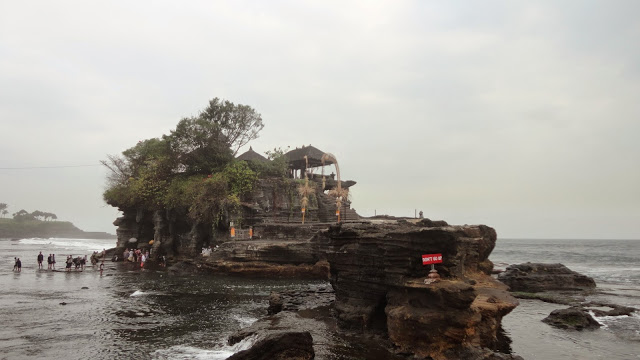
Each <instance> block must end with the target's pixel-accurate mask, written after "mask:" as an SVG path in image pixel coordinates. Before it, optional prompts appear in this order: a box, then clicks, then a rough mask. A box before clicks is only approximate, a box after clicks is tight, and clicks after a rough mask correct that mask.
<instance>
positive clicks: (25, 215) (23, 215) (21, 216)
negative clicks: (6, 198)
mask: <svg viewBox="0 0 640 360" xmlns="http://www.w3.org/2000/svg"><path fill="white" fill-rule="evenodd" d="M13 219H14V220H16V221H27V220H35V218H34V217H33V215H31V214H29V212H27V210H24V209H23V210H20V211H18V212H17V213H14V214H13Z"/></svg>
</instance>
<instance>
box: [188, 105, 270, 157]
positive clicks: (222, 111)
mask: <svg viewBox="0 0 640 360" xmlns="http://www.w3.org/2000/svg"><path fill="white" fill-rule="evenodd" d="M199 118H200V119H203V120H205V121H207V122H209V123H212V124H214V125H215V127H219V131H220V132H221V133H222V135H223V136H224V139H225V141H226V145H227V147H228V148H230V149H231V150H232V152H233V156H235V155H236V154H237V153H238V150H239V149H240V148H241V147H243V146H244V145H246V144H247V143H249V141H251V140H254V139H257V138H258V133H259V132H260V130H262V128H264V124H263V123H262V117H261V115H260V114H259V113H257V112H256V111H255V110H254V109H253V108H252V107H251V106H248V105H242V104H238V105H235V104H234V103H232V102H230V101H228V100H220V99H218V98H214V99H212V100H210V101H209V106H207V107H206V108H205V109H204V110H203V111H202V112H201V113H200V116H199Z"/></svg>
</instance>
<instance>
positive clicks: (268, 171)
mask: <svg viewBox="0 0 640 360" xmlns="http://www.w3.org/2000/svg"><path fill="white" fill-rule="evenodd" d="M284 153H285V150H283V149H282V148H274V149H273V150H267V151H266V152H265V154H266V155H267V158H268V159H269V160H270V161H269V162H263V161H249V167H250V168H251V169H252V170H253V171H254V172H256V174H257V175H258V177H272V176H273V177H282V178H284V177H286V176H287V170H288V162H287V158H286V157H285V156H284Z"/></svg>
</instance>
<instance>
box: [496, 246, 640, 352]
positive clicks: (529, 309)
mask: <svg viewBox="0 0 640 360" xmlns="http://www.w3.org/2000/svg"><path fill="white" fill-rule="evenodd" d="M489 259H491V260H492V261H493V262H494V264H495V267H496V268H502V269H504V268H505V267H506V266H508V265H509V264H520V263H525V262H528V261H529V262H542V263H562V264H564V265H566V266H567V267H568V268H569V269H571V270H574V271H577V272H579V273H582V274H585V275H588V276H591V277H593V278H594V280H595V281H596V286H597V292H596V294H594V295H592V296H589V297H587V299H586V300H587V301H598V302H604V303H611V304H618V305H625V306H632V307H635V308H638V309H640V240H532V239H527V240H525V239H499V240H498V242H497V243H496V248H495V249H494V251H493V252H492V253H491V256H490V257H489ZM566 307H567V306H563V305H558V304H548V303H544V302H541V301H538V300H520V305H519V306H518V307H517V308H516V309H515V310H514V311H513V312H512V313H511V314H509V315H507V316H506V317H505V318H504V319H503V327H504V328H505V331H506V333H507V335H509V336H510V337H511V339H512V344H511V348H512V350H513V352H515V353H516V354H518V355H520V356H522V357H524V358H525V359H541V360H542V359H608V360H613V359H620V360H622V359H640V313H637V312H636V313H633V314H632V315H631V316H615V317H596V320H597V321H598V322H600V324H602V325H603V326H602V327H601V328H599V329H596V330H589V331H570V330H562V329H556V328H553V327H551V326H549V325H547V324H545V323H543V322H542V321H541V320H542V319H543V318H545V317H546V316H548V315H549V313H551V311H553V310H556V309H561V308H566Z"/></svg>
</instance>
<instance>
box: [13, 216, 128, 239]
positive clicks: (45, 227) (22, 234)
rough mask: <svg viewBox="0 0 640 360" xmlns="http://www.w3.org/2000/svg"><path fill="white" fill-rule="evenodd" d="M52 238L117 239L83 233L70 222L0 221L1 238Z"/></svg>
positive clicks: (92, 232) (113, 236) (112, 235)
mask: <svg viewBox="0 0 640 360" xmlns="http://www.w3.org/2000/svg"><path fill="white" fill-rule="evenodd" d="M30 237H39V238H51V237H63V238H70V239H82V238H86V239H115V238H116V236H115V235H114V234H109V233H106V232H100V231H83V230H80V229H78V228H77V227H76V226H75V225H73V223H71V222H69V221H40V220H28V221H16V220H14V219H0V238H30Z"/></svg>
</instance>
